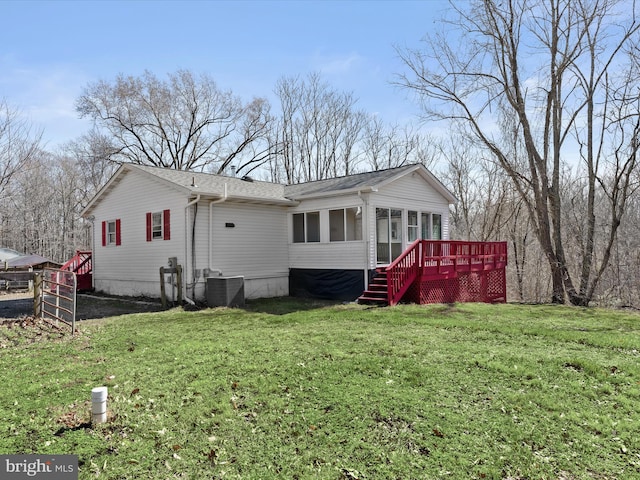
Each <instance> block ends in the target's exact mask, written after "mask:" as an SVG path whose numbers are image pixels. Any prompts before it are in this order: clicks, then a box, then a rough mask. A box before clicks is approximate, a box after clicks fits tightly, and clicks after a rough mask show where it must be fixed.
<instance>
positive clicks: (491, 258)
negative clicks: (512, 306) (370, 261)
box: [359, 240, 507, 305]
mask: <svg viewBox="0 0 640 480" xmlns="http://www.w3.org/2000/svg"><path fill="white" fill-rule="evenodd" d="M506 266H507V243H506V242H464V241H457V240H437V241H436V240H416V241H415V242H413V243H412V244H411V245H410V246H409V247H408V248H407V249H406V250H405V251H404V253H403V254H402V255H400V257H398V258H397V259H396V260H395V261H394V262H393V263H392V264H391V265H389V266H388V267H385V268H382V269H379V270H378V274H377V275H376V278H374V279H373V280H372V282H371V284H370V285H369V288H368V289H367V290H366V291H365V292H364V293H363V294H362V296H361V297H360V298H359V301H360V302H361V303H367V302H369V303H383V304H387V305H395V304H397V303H398V302H400V301H408V302H414V303H421V304H422V303H455V302H485V303H496V302H506V301H507V293H506V290H507V288H506Z"/></svg>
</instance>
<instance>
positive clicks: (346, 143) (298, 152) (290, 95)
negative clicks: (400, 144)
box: [271, 73, 365, 183]
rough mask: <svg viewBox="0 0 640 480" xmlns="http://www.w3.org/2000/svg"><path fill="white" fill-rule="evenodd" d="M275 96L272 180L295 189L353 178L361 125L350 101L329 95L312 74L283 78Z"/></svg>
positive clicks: (342, 95) (361, 117)
mask: <svg viewBox="0 0 640 480" xmlns="http://www.w3.org/2000/svg"><path fill="white" fill-rule="evenodd" d="M275 93H276V95H277V96H278V98H279V100H280V107H281V112H282V116H281V118H280V119H279V122H278V127H277V134H276V138H277V141H275V142H272V143H274V144H278V143H279V144H281V145H282V148H281V149H280V150H279V154H278V157H277V158H276V159H274V160H272V164H271V174H272V177H274V178H275V177H284V178H283V179H285V180H286V182H287V183H298V182H301V181H312V180H320V179H324V178H331V177H335V176H339V175H347V174H349V173H353V170H354V162H355V161H356V158H357V154H356V149H355V146H356V145H357V142H358V140H359V138H360V131H361V129H362V126H363V123H364V120H365V115H364V113H363V112H361V111H359V110H356V109H355V104H356V99H355V98H354V97H353V95H352V94H351V93H341V92H338V91H336V90H334V89H332V88H331V87H330V86H329V85H328V84H327V83H326V82H323V81H322V78H321V76H320V75H319V74H317V73H312V74H310V75H308V77H307V78H306V79H301V78H300V77H289V78H287V77H283V78H281V79H280V80H279V81H278V83H277V85H276V89H275Z"/></svg>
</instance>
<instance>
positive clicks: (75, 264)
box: [60, 250, 93, 290]
mask: <svg viewBox="0 0 640 480" xmlns="http://www.w3.org/2000/svg"><path fill="white" fill-rule="evenodd" d="M60 270H68V271H70V272H74V273H75V274H76V276H77V279H78V283H77V289H78V290H91V288H92V284H93V278H92V277H93V262H92V254H91V250H76V254H75V255H74V256H73V258H71V259H70V260H69V261H67V262H66V263H65V264H64V265H62V267H60Z"/></svg>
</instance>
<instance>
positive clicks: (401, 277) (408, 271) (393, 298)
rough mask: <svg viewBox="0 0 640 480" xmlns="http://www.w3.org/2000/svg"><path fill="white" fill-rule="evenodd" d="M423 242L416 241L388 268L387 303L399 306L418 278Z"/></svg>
mask: <svg viewBox="0 0 640 480" xmlns="http://www.w3.org/2000/svg"><path fill="white" fill-rule="evenodd" d="M421 244H422V241H421V240H416V241H415V242H413V243H412V244H411V245H409V246H408V247H407V249H406V250H405V251H404V252H402V254H401V255H400V256H399V257H398V258H396V259H395V260H394V261H393V263H391V265H389V266H388V267H387V268H386V274H387V303H388V304H389V305H390V306H392V305H395V304H397V303H398V302H399V301H400V299H401V298H402V296H403V295H404V294H405V293H406V291H407V290H408V289H409V287H410V286H411V284H412V283H413V282H414V280H415V279H416V278H417V277H418V275H419V272H420V265H421V258H422V255H421Z"/></svg>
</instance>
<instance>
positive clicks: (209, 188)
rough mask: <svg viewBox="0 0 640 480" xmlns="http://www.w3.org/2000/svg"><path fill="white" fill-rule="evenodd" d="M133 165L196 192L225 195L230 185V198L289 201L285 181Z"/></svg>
mask: <svg viewBox="0 0 640 480" xmlns="http://www.w3.org/2000/svg"><path fill="white" fill-rule="evenodd" d="M127 167H129V168H132V169H138V170H142V171H144V172H147V173H150V174H151V175H154V176H156V177H158V178H161V179H163V180H166V181H168V182H171V183H172V184H174V185H177V186H179V187H182V188H184V189H186V190H188V191H189V192H192V193H193V194H196V195H197V194H201V195H206V196H211V197H222V196H223V195H224V186H225V184H226V185H227V195H228V197H229V198H235V199H245V200H263V201H269V200H271V201H280V202H287V199H286V197H285V195H284V185H280V184H277V183H270V182H261V181H257V180H253V181H246V180H242V179H241V178H236V177H227V176H224V175H213V174H210V173H197V172H186V171H183V170H174V169H169V168H159V167H148V166H143V165H128V166H127Z"/></svg>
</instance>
